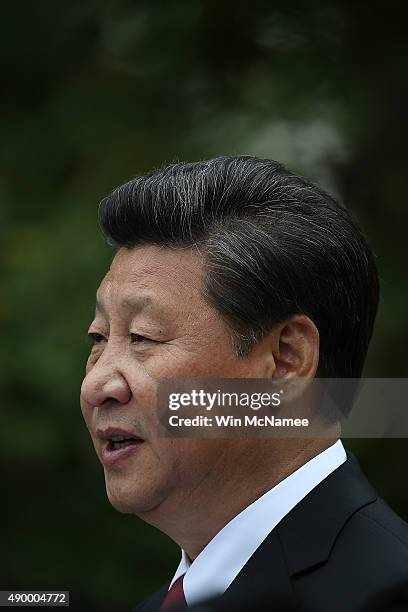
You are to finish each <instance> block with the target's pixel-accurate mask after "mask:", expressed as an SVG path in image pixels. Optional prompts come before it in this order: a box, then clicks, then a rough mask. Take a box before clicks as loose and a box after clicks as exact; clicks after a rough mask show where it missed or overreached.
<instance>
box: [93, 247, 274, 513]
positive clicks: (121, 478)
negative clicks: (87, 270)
mask: <svg viewBox="0 0 408 612" xmlns="http://www.w3.org/2000/svg"><path fill="white" fill-rule="evenodd" d="M202 282H203V271H202V264H201V262H200V259H199V258H198V257H197V256H196V255H194V254H193V253H192V252H191V251H189V250H186V251H182V250H171V249H164V248H160V247H157V246H143V247H138V248H136V249H133V250H127V249H121V250H120V251H118V253H117V254H116V256H115V258H114V260H113V262H112V265H111V267H110V270H109V272H108V273H107V274H106V276H105V278H104V279H103V281H102V283H101V285H100V287H99V289H98V292H97V308H96V314H95V318H94V320H93V322H92V323H91V325H90V328H89V333H90V334H92V337H93V340H94V346H93V348H92V351H91V354H90V356H89V359H88V362H87V366H86V377H85V379H84V381H83V385H82V389H81V409H82V413H83V416H84V419H85V422H86V425H87V427H88V429H89V432H90V434H91V437H92V441H93V443H94V446H95V450H96V453H97V455H98V457H99V459H100V460H101V462H102V463H103V465H104V472H105V481H106V489H107V493H108V497H109V499H110V501H111V503H112V504H113V505H114V506H115V508H117V509H118V510H121V511H123V512H132V513H135V514H142V513H144V512H151V511H153V510H154V509H155V508H156V507H158V506H160V505H161V504H164V503H166V504H167V505H168V504H170V507H172V505H175V504H180V503H183V501H186V500H187V499H188V498H189V496H190V495H191V493H192V492H193V491H195V490H196V489H197V488H199V487H200V486H203V485H204V483H205V480H206V479H208V478H209V477H210V475H211V473H212V472H213V471H214V470H216V469H218V464H219V463H220V462H221V460H222V456H223V454H224V452H225V451H226V449H227V448H228V442H226V441H225V440H214V439H213V440H205V439H181V438H178V439H171V438H165V437H159V436H158V433H157V429H158V427H157V420H156V413H155V398H156V388H157V383H158V381H159V380H160V379H161V378H195V377H201V378H214V377H218V378H241V377H260V378H261V377H263V376H264V371H263V370H262V364H261V363H260V360H259V359H257V358H256V352H255V354H254V356H253V357H249V358H247V359H241V358H238V357H236V356H235V354H234V352H233V349H232V344H231V333H230V331H229V330H228V328H227V327H226V325H225V323H224V322H223V320H222V319H221V317H220V315H219V314H218V313H217V311H216V310H215V309H214V308H213V307H211V306H210V305H208V304H207V303H206V302H205V301H204V299H203V298H202V296H201V290H202ZM115 431H116V432H120V433H119V434H116V435H122V436H124V437H126V434H129V436H135V437H137V438H139V441H135V440H133V442H132V443H131V445H130V446H126V443H123V445H121V444H120V443H119V444H118V443H113V442H112V441H110V440H109V439H110V438H111V437H113V435H114V434H115ZM108 438H109V439H108ZM122 446H123V447H122ZM221 465H222V463H221ZM219 469H221V470H222V467H220V468H219Z"/></svg>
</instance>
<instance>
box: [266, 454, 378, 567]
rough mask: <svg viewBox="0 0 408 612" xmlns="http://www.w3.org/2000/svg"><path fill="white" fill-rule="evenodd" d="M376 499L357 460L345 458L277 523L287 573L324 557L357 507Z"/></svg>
mask: <svg viewBox="0 0 408 612" xmlns="http://www.w3.org/2000/svg"><path fill="white" fill-rule="evenodd" d="M376 499H377V494H376V493H375V491H374V489H373V488H372V487H371V485H370V484H369V482H368V481H367V479H366V477H365V476H364V474H363V472H362V470H361V468H360V466H359V464H358V462H357V460H356V459H355V457H354V456H353V455H352V454H351V453H347V460H346V461H345V462H344V463H343V464H342V465H341V466H340V467H338V468H337V469H336V470H335V471H334V472H333V473H332V474H330V476H328V477H327V478H326V479H325V480H323V482H321V483H320V484H319V485H318V486H317V487H316V488H315V489H313V490H312V491H311V492H310V493H309V494H308V495H307V496H306V497H305V498H304V499H303V500H302V501H301V502H299V504H298V505H297V506H295V508H293V510H292V511H291V512H290V513H289V514H288V515H287V516H286V517H285V518H284V519H283V520H282V521H281V522H280V523H279V525H278V526H277V528H276V531H277V533H278V535H279V538H280V540H281V543H282V548H283V551H284V555H285V560H286V564H287V567H288V571H289V574H290V575H291V576H293V575H294V574H296V573H298V572H301V571H303V570H305V569H308V568H311V567H312V566H314V565H316V564H318V563H323V562H325V561H327V559H328V557H329V555H330V552H331V550H332V548H333V545H334V543H335V540H336V538H337V536H338V534H339V532H340V530H341V529H342V527H343V526H344V524H345V523H346V521H347V520H348V519H349V518H350V517H351V516H352V515H353V514H354V513H355V512H357V511H358V510H359V509H360V508H362V507H363V506H366V505H368V504H370V503H372V502H374V501H375V500H376Z"/></svg>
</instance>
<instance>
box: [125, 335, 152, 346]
mask: <svg viewBox="0 0 408 612" xmlns="http://www.w3.org/2000/svg"><path fill="white" fill-rule="evenodd" d="M130 339H131V341H132V344H141V343H143V342H153V340H150V338H146V337H145V336H142V335H141V334H130Z"/></svg>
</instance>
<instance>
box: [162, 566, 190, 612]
mask: <svg viewBox="0 0 408 612" xmlns="http://www.w3.org/2000/svg"><path fill="white" fill-rule="evenodd" d="M183 579H184V574H183V575H182V576H180V578H177V580H176V582H174V584H173V585H172V587H171V589H169V590H168V591H167V594H166V597H165V598H164V599H163V603H162V605H161V606H160V612H171V610H174V611H176V610H177V609H178V608H182V607H184V606H186V605H187V602H186V598H185V597H184V591H183Z"/></svg>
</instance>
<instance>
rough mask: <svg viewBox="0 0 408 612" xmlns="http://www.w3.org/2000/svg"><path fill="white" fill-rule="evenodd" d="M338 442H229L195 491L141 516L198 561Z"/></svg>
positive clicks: (283, 440)
mask: <svg viewBox="0 0 408 612" xmlns="http://www.w3.org/2000/svg"><path fill="white" fill-rule="evenodd" d="M335 441H336V439H335V438H330V439H328V438H325V439H319V440H315V439H313V440H310V439H300V440H292V439H291V440H289V439H279V440H276V439H275V440H273V441H271V440H260V439H257V440H240V441H236V443H235V444H234V451H235V452H231V446H228V447H227V449H228V452H226V453H221V454H220V455H219V457H218V459H217V461H216V462H215V464H214V465H213V466H212V469H211V473H210V474H208V475H207V476H206V478H205V479H203V481H202V482H200V484H199V485H198V486H197V487H196V488H194V490H189V491H184V492H182V493H181V494H179V495H177V496H173V498H171V496H169V498H168V499H166V500H165V501H164V502H162V503H161V504H159V506H157V507H156V508H154V509H153V510H151V511H149V512H145V513H143V514H139V515H138V516H139V517H140V518H142V519H143V520H145V521H146V522H148V523H150V524H151V525H154V526H155V527H157V528H158V529H160V531H163V532H164V533H166V534H167V535H168V536H169V537H170V538H171V539H172V540H174V542H176V543H177V544H178V545H179V546H180V547H181V548H183V549H184V551H185V552H186V553H187V555H188V556H189V558H190V559H191V560H192V561H193V560H194V559H195V558H196V557H197V556H198V555H199V554H200V552H201V551H202V550H203V549H204V548H205V547H206V546H207V544H208V543H209V542H210V540H212V538H213V537H214V536H215V535H216V534H217V533H218V532H219V531H220V530H221V529H222V528H223V527H225V525H226V524H227V523H229V521H231V520H232V519H233V518H234V517H235V516H237V515H238V514H239V513H240V512H242V511H243V510H244V509H245V508H247V507H248V506H249V505H250V504H252V503H253V502H254V501H256V500H257V499H258V498H259V497H261V496H262V495H263V494H264V493H266V492H267V491H269V490H270V489H272V488H273V487H274V486H275V485H277V484H278V483H279V482H281V481H282V480H284V479H285V478H287V477H288V476H290V474H292V473H293V472H295V471H296V470H297V469H298V468H300V467H301V466H302V465H304V464H305V463H307V462H308V461H310V459H312V458H313V457H315V456H316V455H318V454H320V453H321V452H323V451H324V450H325V449H326V448H328V447H329V446H331V445H332V444H334V442H335ZM243 457H244V458H245V461H244V462H243V460H242V458H243Z"/></svg>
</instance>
